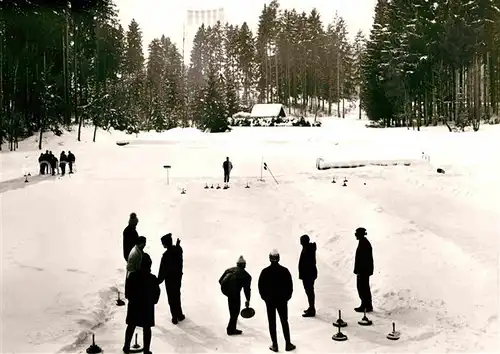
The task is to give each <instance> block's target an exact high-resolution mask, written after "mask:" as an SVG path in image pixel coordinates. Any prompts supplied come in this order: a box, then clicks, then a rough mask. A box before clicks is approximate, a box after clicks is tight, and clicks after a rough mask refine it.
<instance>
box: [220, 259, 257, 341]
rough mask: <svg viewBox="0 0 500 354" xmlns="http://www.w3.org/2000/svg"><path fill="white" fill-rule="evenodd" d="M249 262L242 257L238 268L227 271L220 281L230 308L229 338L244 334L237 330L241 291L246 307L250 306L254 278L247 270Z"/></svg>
mask: <svg viewBox="0 0 500 354" xmlns="http://www.w3.org/2000/svg"><path fill="white" fill-rule="evenodd" d="M246 265H247V262H246V261H245V258H243V256H240V258H239V259H238V261H237V262H236V267H231V268H229V269H226V271H225V272H224V273H223V274H222V276H221V277H220V279H219V284H220V285H221V290H222V293H223V294H224V295H226V296H227V302H228V306H229V323H228V325H227V328H226V332H227V334H228V335H229V336H232V335H238V334H242V333H243V332H242V331H241V330H239V329H237V328H236V325H237V323H238V316H239V315H240V308H241V289H243V290H244V292H245V297H246V299H247V300H246V301H245V307H249V306H250V293H251V291H250V290H251V289H250V285H251V283H252V277H251V276H250V274H248V272H247V271H246V270H245V268H246Z"/></svg>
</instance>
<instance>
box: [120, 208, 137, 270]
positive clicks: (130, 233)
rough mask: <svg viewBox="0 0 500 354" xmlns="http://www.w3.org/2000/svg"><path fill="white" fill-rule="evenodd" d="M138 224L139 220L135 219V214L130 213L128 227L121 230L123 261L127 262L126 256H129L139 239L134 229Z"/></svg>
mask: <svg viewBox="0 0 500 354" xmlns="http://www.w3.org/2000/svg"><path fill="white" fill-rule="evenodd" d="M138 223H139V219H138V218H137V214H136V213H130V217H129V219H128V225H127V227H126V228H125V229H124V230H123V257H124V258H125V261H126V262H128V256H129V255H130V251H132V248H134V246H135V244H136V242H137V239H138V238H139V234H138V233H137V230H136V227H137V224H138Z"/></svg>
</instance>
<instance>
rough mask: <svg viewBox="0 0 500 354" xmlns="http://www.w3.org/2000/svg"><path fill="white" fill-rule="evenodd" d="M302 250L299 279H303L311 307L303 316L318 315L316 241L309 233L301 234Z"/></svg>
mask: <svg viewBox="0 0 500 354" xmlns="http://www.w3.org/2000/svg"><path fill="white" fill-rule="evenodd" d="M300 244H301V245H302V252H301V253H300V258H299V279H301V280H302V284H303V285H304V290H305V291H306V295H307V301H308V302H309V307H308V308H307V310H305V311H304V313H303V314H302V317H314V316H316V307H315V305H314V300H315V296H314V281H315V280H316V278H317V277H318V269H317V268H316V243H315V242H310V239H309V236H308V235H302V236H300Z"/></svg>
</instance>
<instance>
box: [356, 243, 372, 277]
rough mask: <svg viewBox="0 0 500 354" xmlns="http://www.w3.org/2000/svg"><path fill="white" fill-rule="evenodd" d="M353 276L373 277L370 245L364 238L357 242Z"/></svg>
mask: <svg viewBox="0 0 500 354" xmlns="http://www.w3.org/2000/svg"><path fill="white" fill-rule="evenodd" d="M354 274H357V275H373V254H372V245H371V244H370V241H368V239H367V238H366V237H363V238H361V239H360V240H359V243H358V248H357V249H356V259H355V260H354Z"/></svg>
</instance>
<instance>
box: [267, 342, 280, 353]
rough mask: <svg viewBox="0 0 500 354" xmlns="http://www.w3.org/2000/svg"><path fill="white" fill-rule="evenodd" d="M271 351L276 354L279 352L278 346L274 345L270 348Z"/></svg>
mask: <svg viewBox="0 0 500 354" xmlns="http://www.w3.org/2000/svg"><path fill="white" fill-rule="evenodd" d="M269 350H270V351H273V352H275V353H277V352H278V344H272V345H271V346H270V347H269Z"/></svg>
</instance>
